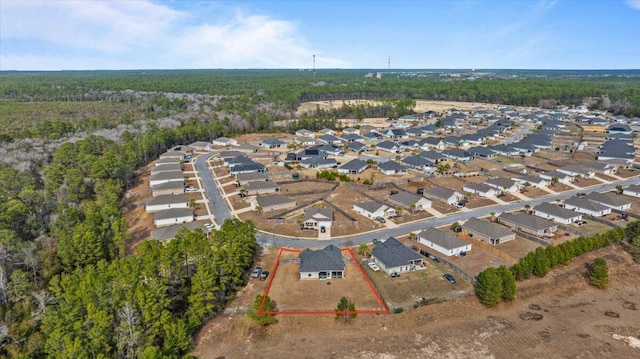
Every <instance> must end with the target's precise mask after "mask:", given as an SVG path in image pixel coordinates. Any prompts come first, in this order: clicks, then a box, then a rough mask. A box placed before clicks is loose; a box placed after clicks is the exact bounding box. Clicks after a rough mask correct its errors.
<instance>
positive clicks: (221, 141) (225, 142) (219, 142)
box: [211, 137, 238, 146]
mask: <svg viewBox="0 0 640 359" xmlns="http://www.w3.org/2000/svg"><path fill="white" fill-rule="evenodd" d="M211 144H213V145H214V146H237V145H238V141H237V140H235V139H233V138H229V137H218V138H216V139H215V140H213V141H211Z"/></svg>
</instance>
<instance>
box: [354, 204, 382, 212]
mask: <svg viewBox="0 0 640 359" xmlns="http://www.w3.org/2000/svg"><path fill="white" fill-rule="evenodd" d="M357 206H358V207H360V208H362V209H364V210H365V211H367V212H371V213H374V212H377V211H379V210H380V209H382V208H384V207H388V206H387V205H386V204H382V203H380V202H377V201H370V202H361V203H358V204H357Z"/></svg>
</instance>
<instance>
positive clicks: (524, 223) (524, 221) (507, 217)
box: [498, 213, 558, 237]
mask: <svg viewBox="0 0 640 359" xmlns="http://www.w3.org/2000/svg"><path fill="white" fill-rule="evenodd" d="M498 222H500V223H502V224H504V225H507V226H509V227H511V229H513V230H515V231H518V230H519V231H522V232H524V233H528V234H532V235H534V236H537V237H552V236H553V234H554V233H555V232H556V231H557V230H558V225H557V224H555V223H553V222H552V221H550V220H548V219H544V218H540V217H537V216H534V215H531V214H526V213H502V214H501V215H499V216H498Z"/></svg>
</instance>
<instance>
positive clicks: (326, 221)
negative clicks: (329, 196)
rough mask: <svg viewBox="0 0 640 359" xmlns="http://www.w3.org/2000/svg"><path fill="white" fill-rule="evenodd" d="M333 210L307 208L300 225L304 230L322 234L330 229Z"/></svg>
mask: <svg viewBox="0 0 640 359" xmlns="http://www.w3.org/2000/svg"><path fill="white" fill-rule="evenodd" d="M331 223H333V210H332V209H329V208H307V209H306V210H305V211H304V218H303V219H302V225H303V226H304V228H306V229H315V230H318V231H320V232H322V233H324V232H325V231H327V230H329V228H331Z"/></svg>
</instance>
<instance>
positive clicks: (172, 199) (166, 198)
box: [145, 194, 189, 207]
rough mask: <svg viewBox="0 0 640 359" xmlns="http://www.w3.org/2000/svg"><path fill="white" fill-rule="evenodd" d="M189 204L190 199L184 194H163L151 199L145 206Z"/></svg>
mask: <svg viewBox="0 0 640 359" xmlns="http://www.w3.org/2000/svg"><path fill="white" fill-rule="evenodd" d="M175 203H189V197H187V196H185V195H183V194H163V195H160V196H155V197H151V198H149V199H148V200H147V201H146V202H145V206H147V207H148V206H156V205H163V204H175Z"/></svg>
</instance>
